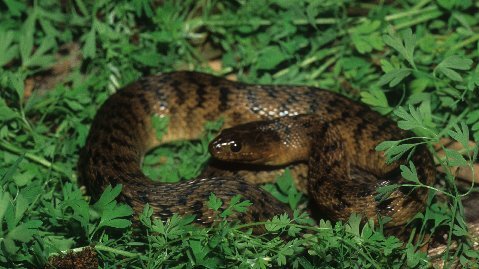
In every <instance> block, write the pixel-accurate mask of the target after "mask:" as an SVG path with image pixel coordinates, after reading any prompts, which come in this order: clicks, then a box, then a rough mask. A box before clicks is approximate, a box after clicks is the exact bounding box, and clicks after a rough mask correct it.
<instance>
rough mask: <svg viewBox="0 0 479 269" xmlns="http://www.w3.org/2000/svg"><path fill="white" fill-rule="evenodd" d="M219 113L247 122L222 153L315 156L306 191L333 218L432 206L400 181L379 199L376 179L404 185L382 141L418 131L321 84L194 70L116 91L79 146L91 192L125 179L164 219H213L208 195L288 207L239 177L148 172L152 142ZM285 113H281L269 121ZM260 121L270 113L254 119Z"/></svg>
mask: <svg viewBox="0 0 479 269" xmlns="http://www.w3.org/2000/svg"><path fill="white" fill-rule="evenodd" d="M154 114H156V115H158V116H160V117H163V116H168V117H169V118H170V121H169V125H168V129H167V132H166V134H165V135H164V136H163V138H162V140H161V141H158V139H157V138H156V135H155V131H154V129H153V128H152V123H151V117H152V115H154ZM302 114H307V115H302ZM283 116H288V117H283ZM289 116H292V117H289ZM218 117H222V118H223V119H224V128H229V127H232V126H236V125H238V124H245V125H240V126H237V127H234V128H231V129H225V130H223V131H222V133H221V134H220V136H219V137H218V138H217V139H216V140H215V141H214V142H213V143H212V144H210V150H211V152H212V154H213V155H214V156H216V157H217V158H219V159H225V160H228V161H236V162H246V163H259V162H262V163H264V164H272V165H278V164H288V163H290V162H292V161H305V162H308V164H309V172H308V180H307V184H306V185H307V192H308V193H309V195H310V196H311V197H312V198H313V199H314V201H315V202H316V204H318V207H319V208H320V209H321V210H322V211H324V214H325V215H326V216H328V217H329V218H331V219H332V220H339V219H347V218H348V217H349V215H350V214H351V213H352V212H357V213H361V214H362V215H363V216H366V217H368V218H374V219H377V215H378V214H380V215H383V216H388V217H390V218H391V219H392V220H391V222H390V223H389V224H390V226H395V225H401V224H404V223H405V222H407V221H408V219H410V218H411V217H412V216H414V214H416V213H417V212H418V211H420V210H422V209H423V208H424V203H425V199H426V196H427V189H425V188H416V189H411V188H405V187H401V188H397V189H396V190H395V191H394V192H392V194H391V195H390V196H389V198H387V199H385V200H383V201H381V202H378V201H377V199H375V195H376V194H377V193H376V189H377V188H378V187H380V186H386V185H390V184H401V183H404V179H403V178H402V177H401V176H400V173H399V172H398V170H399V169H398V167H399V164H401V163H404V161H402V162H401V161H399V162H396V163H394V164H391V165H386V164H385V158H384V155H383V153H382V152H376V151H375V149H374V148H375V146H376V145H377V144H378V143H379V142H381V141H384V140H398V139H402V138H405V137H408V136H410V134H409V133H407V132H405V131H403V130H401V129H399V128H398V127H397V126H396V124H395V123H394V122H393V121H392V120H390V119H388V118H386V117H383V116H381V115H379V114H378V113H376V112H374V111H372V110H371V109H370V108H369V107H367V106H365V105H363V104H360V103H358V102H355V101H352V100H350V99H348V98H346V97H343V96H341V95H339V94H336V93H333V92H329V91H325V90H321V89H318V88H313V87H306V86H272V85H261V86H260V85H248V84H244V83H240V82H233V81H229V80H226V79H222V78H218V77H214V76H211V75H207V74H202V73H195V72H173V73H165V74H161V75H155V76H149V77H145V78H142V79H140V80H138V81H137V82H134V83H132V84H130V85H128V86H126V87H125V88H124V89H122V90H119V91H118V92H117V93H115V94H113V95H112V96H111V97H110V98H108V100H107V101H106V102H105V103H104V104H103V105H102V107H101V108H100V109H99V111H98V112H97V115H96V116H95V119H94V121H93V123H92V126H91V129H90V133H89V135H88V138H87V141H86V144H85V147H84V148H83V150H82V151H81V154H80V159H79V164H78V169H79V175H80V179H81V180H82V183H83V184H84V185H85V186H86V187H87V190H88V192H89V193H90V194H91V195H92V196H93V198H95V197H98V195H99V194H101V193H102V191H103V189H104V188H105V186H106V185H108V184H112V185H116V184H123V190H122V193H121V199H122V200H123V201H125V202H127V203H129V204H130V205H132V207H133V208H134V209H135V211H136V212H141V211H142V209H143V207H144V205H145V204H146V203H149V204H150V205H151V206H152V207H153V208H154V209H155V216H157V217H160V218H162V219H165V218H168V217H170V216H171V215H172V214H174V213H179V214H194V215H196V218H197V221H198V222H200V223H204V224H208V223H211V222H212V221H213V218H214V214H215V213H214V212H213V211H212V210H211V209H209V208H208V205H207V201H208V197H209V196H210V193H214V194H215V195H216V196H217V197H219V198H221V199H222V200H223V201H225V202H226V201H229V200H230V199H231V198H232V197H233V196H235V195H237V194H241V196H242V198H243V199H247V200H250V201H251V202H252V203H253V205H252V206H250V207H249V209H248V211H247V212H245V213H242V214H238V215H237V216H235V217H236V218H237V219H239V220H241V221H245V222H250V221H260V220H266V219H269V218H271V217H272V216H274V215H277V214H281V213H284V212H290V210H289V209H288V207H287V206H286V205H283V204H282V203H280V202H279V201H277V200H275V199H274V198H273V197H272V196H270V195H269V194H268V193H266V192H265V191H263V190H262V189H260V188H259V187H257V186H254V185H251V184H250V183H247V182H245V181H244V180H242V179H239V178H234V177H227V176H219V177H203V178H198V179H195V180H191V181H182V182H179V183H159V182H153V181H151V180H150V179H149V178H147V177H146V176H145V175H144V174H143V173H142V171H141V162H142V159H143V156H144V154H145V153H146V152H147V151H148V150H150V149H152V148H153V147H156V146H158V145H160V144H164V143H167V142H171V141H176V140H192V139H198V138H199V137H200V136H201V134H202V131H203V126H204V124H205V123H206V122H207V121H212V120H216V119H218ZM278 117H283V118H281V119H277V120H273V121H266V120H271V119H274V118H278ZM259 120H263V121H261V122H254V123H249V122H252V121H259ZM234 142H238V143H241V144H240V145H239V146H238V145H237V144H235V143H234ZM238 153H244V154H242V155H241V154H240V155H241V156H240V155H238ZM238 156H240V157H238ZM248 156H249V157H248ZM411 160H412V161H413V162H414V164H415V166H416V167H417V172H418V176H419V179H420V180H421V182H423V183H424V184H431V183H432V182H433V181H434V178H435V167H434V164H433V161H432V157H431V155H430V153H429V151H428V150H427V149H426V148H425V147H422V146H420V147H417V148H416V150H415V153H414V154H413V156H412V158H411ZM226 204H227V203H226ZM224 206H225V205H223V207H224Z"/></svg>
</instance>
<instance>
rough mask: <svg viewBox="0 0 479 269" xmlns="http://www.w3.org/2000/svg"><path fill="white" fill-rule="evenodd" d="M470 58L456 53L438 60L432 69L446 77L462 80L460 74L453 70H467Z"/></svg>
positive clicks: (470, 62) (469, 66)
mask: <svg viewBox="0 0 479 269" xmlns="http://www.w3.org/2000/svg"><path fill="white" fill-rule="evenodd" d="M472 63H473V62H472V60H471V59H468V58H464V57H460V56H457V55H452V56H449V57H447V58H446V59H444V60H443V61H442V62H440V63H439V64H438V65H437V66H436V68H435V69H434V71H433V74H435V73H436V72H441V73H443V74H444V75H445V76H446V77H448V78H449V79H451V80H454V81H462V80H463V79H462V77H461V75H460V74H459V73H458V72H456V71H454V70H453V69H455V70H469V69H470V68H471V65H472Z"/></svg>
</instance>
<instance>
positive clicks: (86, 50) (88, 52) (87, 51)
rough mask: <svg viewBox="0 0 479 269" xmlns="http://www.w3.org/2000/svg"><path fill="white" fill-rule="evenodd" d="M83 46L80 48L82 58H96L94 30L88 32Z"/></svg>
mask: <svg viewBox="0 0 479 269" xmlns="http://www.w3.org/2000/svg"><path fill="white" fill-rule="evenodd" d="M84 37H85V44H84V45H83V47H82V51H83V56H85V58H86V59H88V58H90V59H93V58H95V56H96V31H95V28H93V27H92V29H91V30H90V32H88V33H87V34H86V35H85V36H84Z"/></svg>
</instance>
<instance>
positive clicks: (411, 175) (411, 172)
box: [400, 162, 421, 185]
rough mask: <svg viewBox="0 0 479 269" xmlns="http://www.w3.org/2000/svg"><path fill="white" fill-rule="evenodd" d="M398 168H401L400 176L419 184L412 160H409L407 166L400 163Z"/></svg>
mask: <svg viewBox="0 0 479 269" xmlns="http://www.w3.org/2000/svg"><path fill="white" fill-rule="evenodd" d="M400 169H401V176H402V177H403V178H404V179H406V180H408V181H411V182H413V183H416V184H419V185H420V184H421V182H420V181H419V178H418V176H417V171H416V166H415V165H414V163H413V162H409V167H407V166H405V165H401V166H400Z"/></svg>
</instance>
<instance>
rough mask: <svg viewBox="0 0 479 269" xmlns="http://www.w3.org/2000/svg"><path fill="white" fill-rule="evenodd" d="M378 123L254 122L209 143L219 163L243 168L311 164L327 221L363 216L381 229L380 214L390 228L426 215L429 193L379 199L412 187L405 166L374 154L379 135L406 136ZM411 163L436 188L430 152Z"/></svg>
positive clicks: (368, 117)
mask: <svg viewBox="0 0 479 269" xmlns="http://www.w3.org/2000/svg"><path fill="white" fill-rule="evenodd" d="M377 120H379V119H377V115H374V113H371V114H369V113H368V114H365V115H363V117H362V118H361V119H357V118H356V114H348V115H346V114H344V113H343V120H342V121H341V122H334V121H333V120H331V118H329V117H324V116H323V115H317V114H303V115H297V116H290V117H281V118H277V119H273V120H264V121H254V122H249V123H245V124H241V125H237V126H234V127H232V128H228V129H224V130H223V131H222V132H221V133H220V135H218V137H216V138H215V139H214V140H213V141H212V142H211V143H210V152H211V154H212V156H213V157H214V158H216V159H219V160H222V161H227V162H237V163H242V164H265V165H275V166H276V165H286V164H290V163H295V162H306V163H308V167H309V173H308V176H307V191H308V193H309V195H310V196H311V197H312V198H313V200H314V201H315V202H316V205H317V208H318V209H320V211H321V213H322V214H323V215H326V216H327V217H328V218H330V219H332V220H346V219H348V218H349V216H350V215H351V214H352V213H360V214H362V215H363V216H364V217H366V218H368V219H373V220H375V221H376V223H377V222H378V217H377V215H378V214H380V215H381V216H387V217H389V218H391V221H390V222H388V223H387V224H386V227H394V226H399V225H402V224H405V223H406V222H407V221H408V220H409V219H410V218H412V217H413V216H414V215H415V214H416V213H417V212H419V211H421V210H423V208H424V203H425V198H426V197H427V189H426V188H418V189H412V188H406V187H402V188H396V189H395V190H394V191H393V192H392V193H391V194H390V195H389V196H388V197H385V198H384V199H383V200H380V199H377V198H376V196H377V195H378V192H377V189H378V188H379V187H385V186H390V185H394V184H397V185H401V184H407V183H408V182H406V181H405V179H403V178H402V177H401V175H400V174H399V171H398V165H399V163H403V162H404V161H402V162H398V163H396V164H395V165H386V164H385V158H384V155H383V153H381V152H376V151H375V150H373V149H374V147H373V145H374V143H375V141H371V138H372V137H374V136H375V135H376V136H378V135H379V136H380V138H379V139H380V140H379V141H381V140H390V139H395V138H398V137H400V136H401V135H405V133H403V132H401V131H399V130H397V127H395V125H394V124H393V123H392V122H390V123H389V124H390V125H389V126H388V123H386V122H384V123H382V124H381V125H376V121H377ZM359 126H362V128H363V130H362V131H361V132H359V131H357V130H358V128H361V127H359ZM381 127H382V128H385V129H380V128H381ZM350 130H354V131H353V132H351V131H350ZM390 131H393V132H390ZM375 139H377V137H376V138H375ZM376 143H377V142H376ZM364 154H366V157H367V158H364ZM411 160H412V161H413V162H414V163H415V165H416V166H417V171H418V175H419V178H420V179H421V180H422V182H423V183H424V184H431V183H432V182H433V181H434V178H435V173H434V166H433V163H432V159H431V156H430V154H429V152H428V151H427V149H426V147H424V146H420V147H418V148H417V149H416V152H415V154H414V155H413V156H412V158H411Z"/></svg>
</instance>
